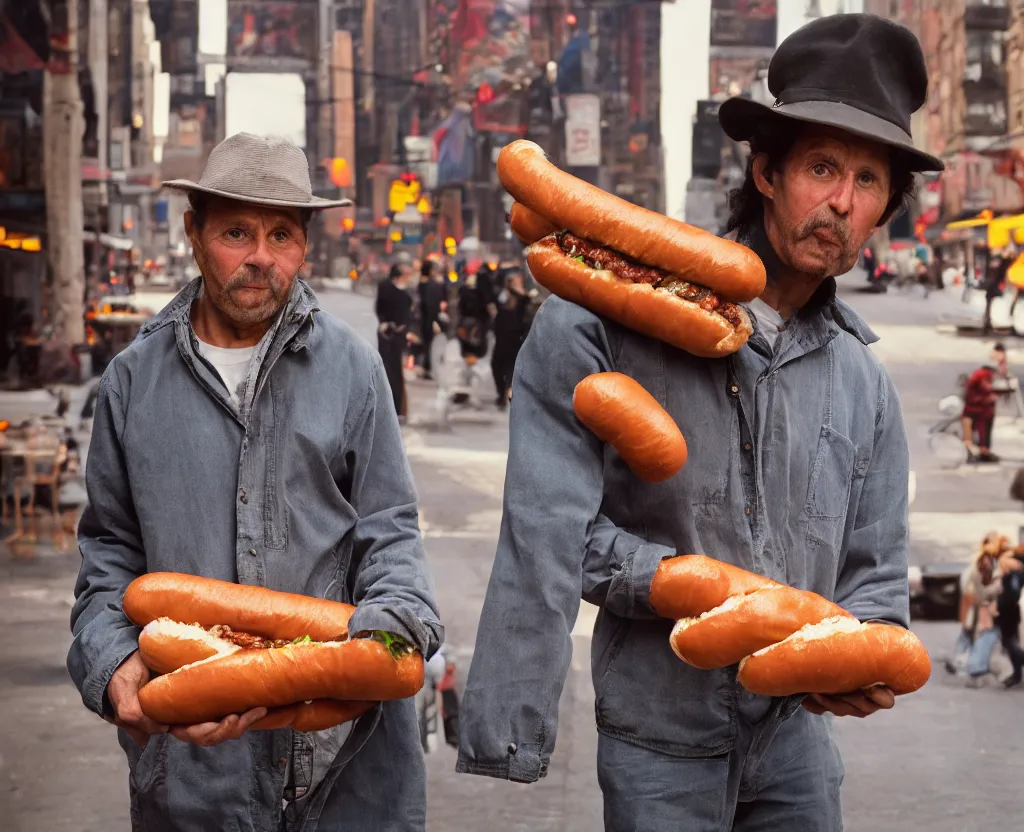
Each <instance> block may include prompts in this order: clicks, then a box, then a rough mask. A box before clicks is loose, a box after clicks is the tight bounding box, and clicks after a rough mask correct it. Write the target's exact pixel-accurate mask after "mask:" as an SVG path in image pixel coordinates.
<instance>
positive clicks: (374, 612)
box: [348, 604, 444, 659]
mask: <svg viewBox="0 0 1024 832" xmlns="http://www.w3.org/2000/svg"><path fill="white" fill-rule="evenodd" d="M348 631H349V633H351V634H352V635H353V636H356V635H358V634H359V633H372V632H377V631H381V632H385V633H392V634H393V635H396V636H400V637H401V638H404V639H405V640H406V641H408V642H409V643H410V644H411V645H413V647H415V648H416V649H417V650H419V651H420V652H421V653H422V654H423V658H425V659H429V658H430V657H431V656H433V655H434V653H436V652H437V648H438V647H439V646H440V644H441V641H442V639H443V638H444V629H443V628H442V626H441V624H440V623H439V622H423V621H421V620H420V619H419V618H417V617H416V616H415V615H413V614H412V613H411V612H409V611H407V610H404V609H398V608H396V607H392V606H389V605H385V604H367V605H363V606H359V607H357V608H356V611H355V612H354V613H353V614H352V618H351V620H350V621H349V623H348Z"/></svg>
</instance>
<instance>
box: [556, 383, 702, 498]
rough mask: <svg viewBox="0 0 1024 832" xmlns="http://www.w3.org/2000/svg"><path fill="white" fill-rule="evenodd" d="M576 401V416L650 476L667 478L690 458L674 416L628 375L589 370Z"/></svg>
mask: <svg viewBox="0 0 1024 832" xmlns="http://www.w3.org/2000/svg"><path fill="white" fill-rule="evenodd" d="M572 407H573V410H574V411H575V412H576V416H577V418H579V420H580V421H581V422H583V424H584V425H586V426H587V427H588V428H590V430H591V431H592V432H593V433H594V434H595V435H596V436H597V438H598V439H600V440H601V441H602V442H607V443H608V444H609V445H611V446H612V447H613V448H615V450H616V451H617V452H618V454H619V456H621V457H622V459H623V461H624V462H625V463H626V465H628V466H629V468H630V470H631V471H632V472H633V473H634V474H636V475H637V476H638V477H640V479H642V480H645V481H646V482H662V481H664V480H667V479H668V478H669V477H672V476H675V474H676V473H677V472H678V471H679V469H680V468H682V467H683V465H684V464H685V463H686V440H684V439H683V434H682V433H680V431H679V428H678V427H677V426H676V423H675V422H673V421H672V417H671V416H669V415H668V413H667V412H665V409H664V408H663V407H662V406H661V405H660V404H658V401H657V399H655V398H654V396H652V395H651V394H650V393H648V392H647V391H646V390H644V388H643V387H642V386H640V384H639V383H638V382H636V381H635V380H634V379H632V378H630V377H629V376H627V375H624V374H622V373H594V374H593V375H590V376H587V377H586V378H585V379H583V381H581V382H580V383H579V384H577V385H576V390H575V391H574V392H573V396H572Z"/></svg>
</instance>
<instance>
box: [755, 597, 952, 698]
mask: <svg viewBox="0 0 1024 832" xmlns="http://www.w3.org/2000/svg"><path fill="white" fill-rule="evenodd" d="M931 669H932V665H931V660H930V659H929V658H928V651H927V650H925V648H924V645H922V644H921V642H920V640H919V639H918V638H917V636H915V635H914V634H913V633H912V632H910V631H909V630H905V629H903V628H902V627H897V626H895V625H892V624H877V623H868V624H861V623H860V622H859V621H857V620H856V619H854V618H847V617H835V618H829V619H826V620H824V621H822V622H821V623H819V624H811V625H808V626H806V627H803V628H802V629H800V630H798V631H797V632H795V633H793V635H791V636H789V638H787V639H784V640H783V641H780V642H779V643H778V644H773V645H772V646H771V647H765V648H764V649H763V650H759V651H757V652H756V653H754V654H753V655H752V656H749V657H748V658H746V659H744V660H743V661H742V662H740V669H739V677H738V678H739V681H740V684H742V685H743V687H745V688H746V689H747V690H749V691H750V692H751V693H757V694H761V695H764V696H790V695H793V694H803V693H823V694H832V695H837V694H843V693H850V692H852V691H857V690H862V689H864V688H869V687H872V686H874V685H886V686H888V687H889V688H891V689H892V691H893V693H895V694H897V695H901V694H906V693H913V692H914V691H915V690H918V689H919V688H921V687H923V686H924V684H925V682H927V681H928V677H929V676H930V675H931Z"/></svg>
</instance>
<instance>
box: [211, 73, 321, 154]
mask: <svg viewBox="0 0 1024 832" xmlns="http://www.w3.org/2000/svg"><path fill="white" fill-rule="evenodd" d="M268 101H273V102H274V106H273V107H268V106H267V102H268ZM224 109H225V133H224V135H225V136H233V135H234V134H235V133H242V132H245V133H253V134H254V135H257V136H264V137H266V138H268V139H270V138H280V139H287V140H288V141H290V142H292V143H293V144H296V145H298V146H299V147H302V148H305V146H306V84H305V82H304V81H303V80H302V76H300V75H288V74H283V75H274V74H264V73H259V72H229V73H228V74H227V77H226V78H225V82H224Z"/></svg>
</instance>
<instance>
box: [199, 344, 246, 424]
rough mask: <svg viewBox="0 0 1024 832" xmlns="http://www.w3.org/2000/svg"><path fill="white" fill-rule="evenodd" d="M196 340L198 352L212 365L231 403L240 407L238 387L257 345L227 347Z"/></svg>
mask: <svg viewBox="0 0 1024 832" xmlns="http://www.w3.org/2000/svg"><path fill="white" fill-rule="evenodd" d="M196 340H197V341H199V352H200V353H201V354H202V356H203V358H205V359H206V360H207V361H209V362H210V363H211V364H212V365H213V367H214V369H215V370H216V371H217V373H218V374H219V375H220V377H221V380H222V381H223V382H224V386H225V387H227V389H228V396H230V398H231V403H232V404H233V405H234V406H235V407H241V401H240V399H239V398H238V388H239V387H241V386H242V382H244V381H245V375H246V373H247V372H248V371H249V362H250V361H251V360H252V354H253V353H254V352H256V346H257V345H255V344H254V345H253V346H251V347H235V348H234V349H227V348H225V347H215V346H213V345H212V344H207V343H206V342H205V341H203V340H202V339H200V338H196Z"/></svg>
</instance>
